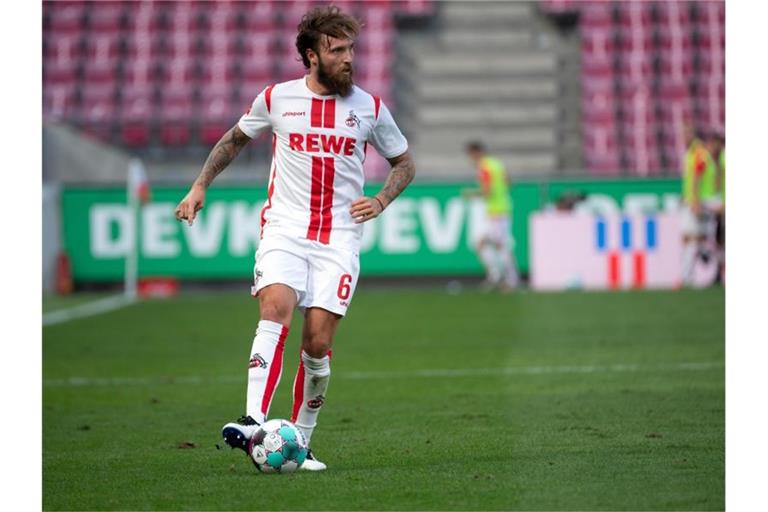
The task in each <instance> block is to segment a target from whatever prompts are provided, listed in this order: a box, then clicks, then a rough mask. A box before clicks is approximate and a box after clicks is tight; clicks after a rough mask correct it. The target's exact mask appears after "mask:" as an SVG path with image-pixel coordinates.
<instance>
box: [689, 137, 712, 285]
mask: <svg viewBox="0 0 768 512" xmlns="http://www.w3.org/2000/svg"><path fill="white" fill-rule="evenodd" d="M686 132H687V133H686V140H687V141H688V149H687V151H686V153H685V160H684V168H683V176H682V193H683V208H682V217H681V226H680V228H681V231H682V235H683V262H682V284H683V285H684V286H691V285H692V284H693V275H694V268H695V266H696V262H697V260H698V259H699V258H703V259H706V258H708V257H709V256H713V255H709V254H707V253H706V251H705V249H704V247H705V243H704V242H705V240H706V238H707V235H708V233H709V231H711V226H712V222H711V221H712V220H713V219H714V213H715V212H716V211H717V210H718V209H719V208H720V207H721V205H722V200H721V199H720V196H719V194H718V190H717V166H716V164H715V160H714V159H713V158H712V154H711V153H710V149H711V144H708V143H705V142H704V140H703V136H702V135H701V133H697V132H696V131H694V130H693V128H692V127H690V126H689V127H686ZM707 142H710V141H707Z"/></svg>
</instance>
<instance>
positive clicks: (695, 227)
mask: <svg viewBox="0 0 768 512" xmlns="http://www.w3.org/2000/svg"><path fill="white" fill-rule="evenodd" d="M701 207H702V208H701V213H700V214H699V215H695V214H694V213H693V211H692V210H691V208H690V207H689V206H688V205H685V204H684V205H683V206H682V209H681V212H680V232H681V233H682V234H683V235H684V236H690V237H702V236H706V235H709V234H710V233H713V232H714V231H713V230H714V212H716V211H718V210H719V209H721V208H722V200H721V199H719V198H717V197H713V198H708V199H705V200H703V201H702V202H701Z"/></svg>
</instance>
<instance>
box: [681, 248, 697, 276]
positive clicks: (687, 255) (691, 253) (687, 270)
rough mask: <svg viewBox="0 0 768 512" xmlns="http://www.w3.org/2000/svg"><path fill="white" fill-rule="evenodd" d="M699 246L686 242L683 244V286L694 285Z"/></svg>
mask: <svg viewBox="0 0 768 512" xmlns="http://www.w3.org/2000/svg"><path fill="white" fill-rule="evenodd" d="M697 252H698V244H697V243H696V242H686V243H684V244H683V284H691V283H693V268H694V266H695V265H696V253H697Z"/></svg>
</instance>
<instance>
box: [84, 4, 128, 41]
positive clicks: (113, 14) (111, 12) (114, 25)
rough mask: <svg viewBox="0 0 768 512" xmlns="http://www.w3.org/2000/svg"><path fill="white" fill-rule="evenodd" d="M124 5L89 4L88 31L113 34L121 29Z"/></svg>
mask: <svg viewBox="0 0 768 512" xmlns="http://www.w3.org/2000/svg"><path fill="white" fill-rule="evenodd" d="M124 16H125V5H124V4H123V3H122V2H91V3H90V4H89V5H88V29H89V30H90V31H91V32H93V33H107V34H114V33H116V32H119V31H120V30H122V28H123V19H124Z"/></svg>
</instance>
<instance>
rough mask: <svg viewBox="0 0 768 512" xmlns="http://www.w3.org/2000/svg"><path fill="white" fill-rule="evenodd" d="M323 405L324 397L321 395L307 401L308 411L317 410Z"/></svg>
mask: <svg viewBox="0 0 768 512" xmlns="http://www.w3.org/2000/svg"><path fill="white" fill-rule="evenodd" d="M324 403H325V396H323V395H317V396H316V397H315V398H313V399H311V400H307V407H309V408H310V409H319V408H320V407H322V406H323V404H324Z"/></svg>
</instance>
